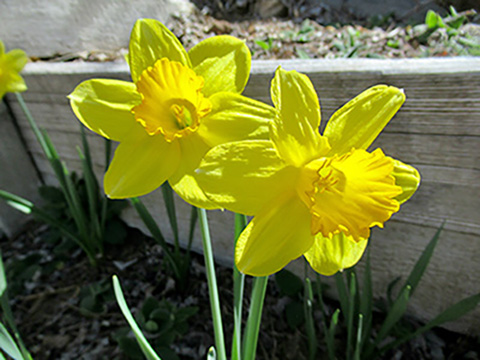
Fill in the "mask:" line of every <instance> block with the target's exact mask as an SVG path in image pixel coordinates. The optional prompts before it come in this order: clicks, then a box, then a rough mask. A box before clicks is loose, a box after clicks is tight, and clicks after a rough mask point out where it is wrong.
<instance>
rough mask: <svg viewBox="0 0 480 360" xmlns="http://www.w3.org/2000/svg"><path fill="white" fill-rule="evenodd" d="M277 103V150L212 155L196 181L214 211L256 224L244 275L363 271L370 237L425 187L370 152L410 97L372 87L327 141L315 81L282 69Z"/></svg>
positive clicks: (340, 117)
mask: <svg viewBox="0 0 480 360" xmlns="http://www.w3.org/2000/svg"><path fill="white" fill-rule="evenodd" d="M271 97H272V100H273V103H274V104H275V108H276V117H275V119H274V121H273V122H272V123H271V124H270V137H271V140H247V141H237V142H232V143H229V144H223V145H219V146H216V147H214V148H213V149H212V150H210V151H209V152H208V153H207V155H206V156H205V157H204V159H203V161H202V163H201V164H200V167H199V169H198V170H197V173H198V177H197V179H198V181H199V183H200V184H201V185H202V187H203V188H204V190H205V192H206V193H207V195H208V196H209V197H210V198H211V199H212V200H213V201H215V202H217V203H219V204H220V205H222V206H223V207H225V208H227V209H229V210H232V211H236V212H240V213H244V214H247V215H254V218H253V219H252V221H251V222H250V224H249V225H248V226H247V228H246V229H245V230H244V232H243V233H242V234H241V236H240V238H239V240H238V242H237V247H236V250H235V261H236V264H237V266H238V268H239V269H240V270H241V271H242V272H244V273H246V274H250V275H254V276H264V275H269V274H272V273H274V272H276V271H278V270H280V269H281V268H283V267H284V266H285V265H287V264H288V263H289V262H290V261H291V260H293V259H296V258H297V257H299V256H301V255H302V254H303V255H305V257H306V258H307V260H308V261H309V263H310V264H311V266H312V267H313V268H314V269H315V270H316V271H317V272H319V273H321V274H324V275H332V274H334V273H336V272H337V271H339V270H342V269H344V268H347V267H350V266H353V265H354V264H355V263H357V262H358V261H359V259H360V258H361V256H362V254H363V252H364V250H365V248H366V246H367V242H368V238H369V236H370V229H371V228H372V227H374V226H379V227H383V224H384V222H385V221H387V220H388V219H390V217H391V216H392V214H394V213H395V212H397V211H398V210H399V208H400V204H401V203H402V202H404V201H406V200H407V199H408V198H410V196H411V195H412V194H413V193H414V192H415V190H416V189H417V187H418V185H419V182H420V176H419V174H418V172H417V170H416V169H415V168H413V167H412V166H410V165H407V164H404V163H402V162H400V161H398V160H394V159H392V158H390V157H388V156H385V154H384V153H383V152H382V150H381V149H376V150H374V151H373V152H369V151H367V148H368V147H369V146H370V145H371V144H372V142H373V141H374V139H375V138H376V137H377V135H378V134H379V133H380V132H381V130H382V129H383V128H384V127H385V126H386V125H387V123H388V122H389V121H390V119H391V118H392V117H393V116H394V115H395V113H396V112H397V111H398V109H399V108H400V107H401V105H402V104H403V102H404V101H405V95H404V94H403V91H402V90H399V89H397V88H395V87H389V86H385V85H379V86H375V87H372V88H370V89H368V90H366V91H364V92H363V93H361V94H360V95H359V96H357V97H356V98H355V99H353V100H351V101H350V102H348V103H347V104H346V105H345V106H343V107H342V108H341V109H340V110H338V111H337V112H336V113H335V114H333V116H332V117H331V119H330V120H329V121H328V123H327V125H326V128H325V131H324V133H323V135H321V134H320V133H319V131H318V128H319V125H320V105H319V102H318V98H317V95H316V92H315V89H314V88H313V85H312V83H311V82H310V80H309V79H308V77H307V76H305V75H302V74H299V73H297V72H296V71H290V72H287V71H284V70H282V69H280V68H279V69H277V71H276V74H275V77H274V79H273V81H272V86H271Z"/></svg>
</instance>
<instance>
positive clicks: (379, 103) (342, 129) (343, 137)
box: [323, 85, 405, 155]
mask: <svg viewBox="0 0 480 360" xmlns="http://www.w3.org/2000/svg"><path fill="white" fill-rule="evenodd" d="M404 102H405V94H404V93H403V90H401V89H398V88H396V87H393V86H386V85H378V86H374V87H371V88H370V89H367V90H365V91H364V92H362V93H361V94H360V95H358V96H357V97H355V98H354V99H353V100H350V101H349V102H348V103H347V104H346V105H344V106H343V107H342V108H340V109H339V110H337V111H336V112H335V113H334V114H333V115H332V117H331V118H330V120H329V121H328V123H327V126H326V128H325V131H324V133H323V135H324V136H325V137H327V138H328V141H329V143H330V146H331V147H332V150H331V151H330V154H331V155H333V154H339V155H342V154H345V153H346V152H348V151H350V150H351V149H352V148H355V149H366V148H368V147H369V146H370V144H371V143H372V142H373V141H374V140H375V138H376V137H377V136H378V134H379V133H380V132H381V131H382V130H383V128H384V127H385V126H386V125H387V124H388V122H389V121H390V119H391V118H392V117H393V116H394V115H395V114H396V112H397V111H398V109H400V107H401V106H402V104H403V103H404Z"/></svg>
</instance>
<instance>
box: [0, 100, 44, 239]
mask: <svg viewBox="0 0 480 360" xmlns="http://www.w3.org/2000/svg"><path fill="white" fill-rule="evenodd" d="M0 144H1V146H0V189H1V190H5V191H9V192H11V193H13V194H16V195H19V196H24V197H28V198H29V200H32V201H35V200H38V198H39V196H38V192H37V189H38V185H39V184H40V179H39V177H38V174H37V171H36V169H35V166H34V163H33V161H32V159H31V158H30V156H29V154H28V152H27V149H26V147H25V144H24V142H23V139H22V137H21V135H20V133H19V131H18V129H17V127H16V124H15V122H14V120H13V119H12V117H11V114H10V112H9V111H8V108H7V106H6V105H5V103H4V102H3V101H2V100H0ZM26 220H27V217H26V216H25V215H23V214H22V213H20V212H18V211H15V210H13V209H12V208H11V207H10V206H9V205H7V204H6V203H5V202H4V201H3V200H0V235H1V233H2V232H4V233H5V234H6V235H7V236H14V235H15V234H17V233H18V232H19V231H21V230H22V229H23V227H24V224H25V221H26Z"/></svg>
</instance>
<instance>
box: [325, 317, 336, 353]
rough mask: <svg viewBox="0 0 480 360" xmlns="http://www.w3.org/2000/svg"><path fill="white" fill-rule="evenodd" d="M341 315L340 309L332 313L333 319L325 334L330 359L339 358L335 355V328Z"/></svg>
mask: <svg viewBox="0 0 480 360" xmlns="http://www.w3.org/2000/svg"><path fill="white" fill-rule="evenodd" d="M339 315H340V309H337V310H335V312H334V313H333V315H332V319H331V320H330V326H329V328H328V330H327V333H326V335H325V340H326V342H327V351H328V358H329V359H330V360H336V359H337V357H336V356H335V329H336V327H337V324H338V316H339Z"/></svg>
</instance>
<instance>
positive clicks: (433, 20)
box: [425, 10, 438, 29]
mask: <svg viewBox="0 0 480 360" xmlns="http://www.w3.org/2000/svg"><path fill="white" fill-rule="evenodd" d="M425 24H426V25H427V26H428V28H429V29H433V28H435V27H437V26H438V15H437V13H436V12H435V11H433V10H428V12H427V15H426V16H425Z"/></svg>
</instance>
